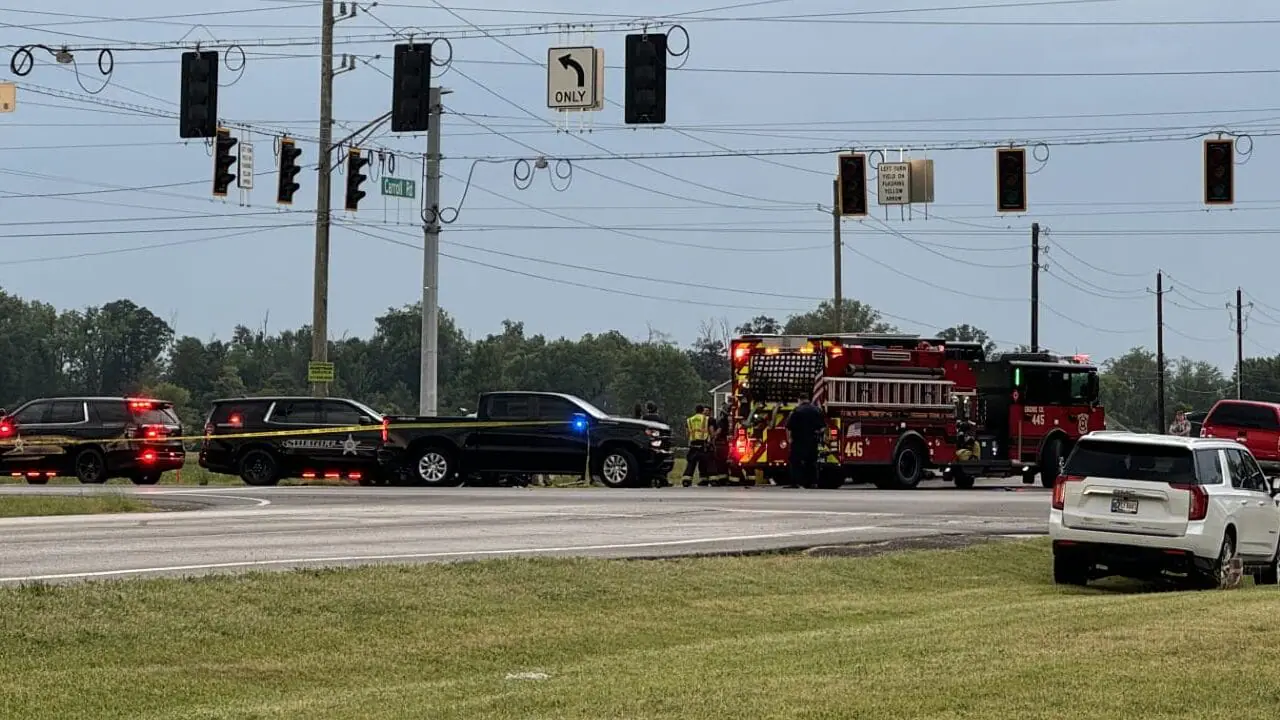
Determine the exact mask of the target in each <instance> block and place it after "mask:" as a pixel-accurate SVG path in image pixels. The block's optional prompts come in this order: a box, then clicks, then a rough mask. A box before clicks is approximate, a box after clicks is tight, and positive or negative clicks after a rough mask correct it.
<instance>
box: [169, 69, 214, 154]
mask: <svg viewBox="0 0 1280 720" xmlns="http://www.w3.org/2000/svg"><path fill="white" fill-rule="evenodd" d="M217 128H218V53H217V51H216V50H205V51H204V52H195V51H192V52H184V53H182V86H181V88H180V89H179V91H178V137H180V138H209V137H213V136H214V132H215V131H216V130H217Z"/></svg>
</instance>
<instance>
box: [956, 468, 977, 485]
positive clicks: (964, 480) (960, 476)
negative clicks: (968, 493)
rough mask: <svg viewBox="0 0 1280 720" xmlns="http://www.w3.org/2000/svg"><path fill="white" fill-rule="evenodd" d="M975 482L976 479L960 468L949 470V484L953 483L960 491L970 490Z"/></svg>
mask: <svg viewBox="0 0 1280 720" xmlns="http://www.w3.org/2000/svg"><path fill="white" fill-rule="evenodd" d="M976 480H977V478H975V477H974V476H972V475H970V474H969V473H967V472H965V471H964V469H962V468H951V482H953V483H955V484H956V487H958V488H960V489H961V490H968V489H970V488H972V487H973V484H974V482H975V481H976Z"/></svg>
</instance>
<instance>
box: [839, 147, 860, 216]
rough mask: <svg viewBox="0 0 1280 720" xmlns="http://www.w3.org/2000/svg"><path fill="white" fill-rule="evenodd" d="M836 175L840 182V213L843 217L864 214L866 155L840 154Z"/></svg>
mask: <svg viewBox="0 0 1280 720" xmlns="http://www.w3.org/2000/svg"><path fill="white" fill-rule="evenodd" d="M836 177H837V180H836V181H837V182H838V183H839V184H840V208H839V211H840V214H841V215H843V216H845V217H849V216H862V215H866V214H867V156H866V155H863V154H862V153H846V154H844V155H841V156H840V165H839V168H838V172H837V176H836Z"/></svg>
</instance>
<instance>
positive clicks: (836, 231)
mask: <svg viewBox="0 0 1280 720" xmlns="http://www.w3.org/2000/svg"><path fill="white" fill-rule="evenodd" d="M831 186H832V189H833V192H834V196H833V197H834V202H833V203H832V204H831V231H832V236H831V237H832V243H833V244H832V246H831V251H832V254H833V262H834V266H835V278H834V280H835V288H834V290H833V293H834V298H835V314H836V332H843V331H844V288H843V287H842V281H843V277H842V275H841V273H842V272H843V269H844V261H843V254H842V253H841V241H840V181H839V180H838V179H837V180H834V181H832V183H831Z"/></svg>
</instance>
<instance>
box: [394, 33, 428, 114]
mask: <svg viewBox="0 0 1280 720" xmlns="http://www.w3.org/2000/svg"><path fill="white" fill-rule="evenodd" d="M430 124H431V45H430V44H429V43H428V44H426V45H414V44H412V43H404V44H400V45H396V57H395V64H394V66H393V68H392V73H391V132H422V131H423V130H426V129H427V126H428V125H430Z"/></svg>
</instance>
